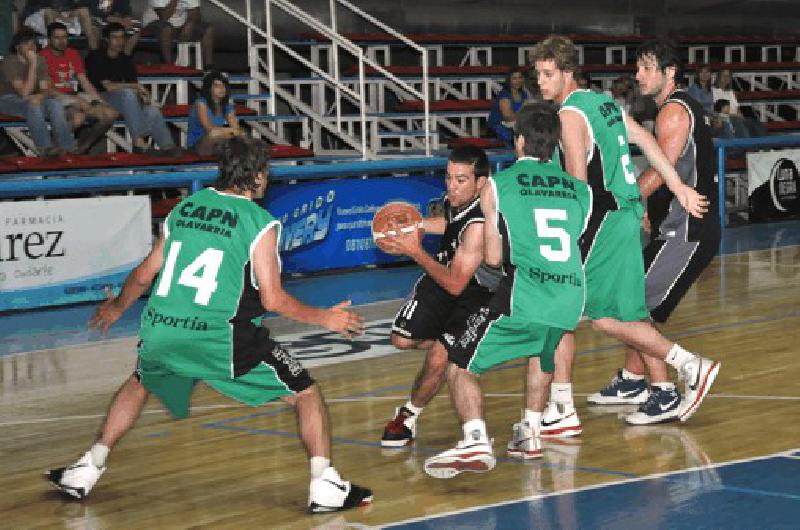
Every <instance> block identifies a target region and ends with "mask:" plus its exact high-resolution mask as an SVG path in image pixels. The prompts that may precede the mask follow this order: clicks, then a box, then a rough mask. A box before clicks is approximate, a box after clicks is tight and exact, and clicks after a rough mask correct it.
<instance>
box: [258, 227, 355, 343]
mask: <svg viewBox="0 0 800 530" xmlns="http://www.w3.org/2000/svg"><path fill="white" fill-rule="evenodd" d="M253 269H254V271H255V275H256V280H257V281H258V293H259V296H260V298H261V305H262V306H264V309H266V310H267V311H274V312H275V313H278V314H279V315H281V316H284V317H286V318H291V319H292V320H296V321H298V322H304V323H306V324H316V325H318V326H322V327H325V328H327V329H329V330H331V331H337V332H339V333H341V334H342V335H344V336H345V337H348V338H350V337H352V336H353V335H360V334H361V333H363V331H364V319H363V318H362V317H361V315H358V314H356V313H353V312H352V311H349V310H347V307H348V306H349V305H350V301H349V300H347V301H344V302H340V303H338V304H336V305H335V306H333V307H331V308H329V309H325V308H321V307H313V306H310V305H306V304H304V303H303V302H301V301H300V300H298V299H297V298H295V297H294V296H292V295H290V294H289V293H287V292H286V291H284V290H283V285H282V284H281V271H280V265H279V264H278V230H277V228H275V227H273V228H272V229H270V230H267V231H266V233H265V234H263V235H262V236H261V239H259V240H258V242H257V243H256V247H255V250H254V252H253Z"/></svg>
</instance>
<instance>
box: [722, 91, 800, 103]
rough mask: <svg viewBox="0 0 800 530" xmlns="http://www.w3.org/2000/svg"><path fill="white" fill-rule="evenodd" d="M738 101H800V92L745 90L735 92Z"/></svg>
mask: <svg viewBox="0 0 800 530" xmlns="http://www.w3.org/2000/svg"><path fill="white" fill-rule="evenodd" d="M736 99H738V100H739V101H757V100H760V99H787V100H788V99H800V90H747V91H738V92H736Z"/></svg>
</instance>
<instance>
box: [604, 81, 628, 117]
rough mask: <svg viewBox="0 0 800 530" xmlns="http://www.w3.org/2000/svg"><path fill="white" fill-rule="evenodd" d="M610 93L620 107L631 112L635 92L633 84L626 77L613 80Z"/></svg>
mask: <svg viewBox="0 0 800 530" xmlns="http://www.w3.org/2000/svg"><path fill="white" fill-rule="evenodd" d="M608 95H609V96H610V97H611V99H613V100H614V101H615V102H616V103H617V105H619V108H621V109H622V110H624V111H625V112H626V113H627V114H630V112H631V99H632V96H633V93H632V91H631V86H630V85H629V84H628V81H627V80H626V79H625V78H624V77H618V78H616V79H614V81H612V82H611V90H610V91H609V92H608Z"/></svg>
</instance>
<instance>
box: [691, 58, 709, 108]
mask: <svg viewBox="0 0 800 530" xmlns="http://www.w3.org/2000/svg"><path fill="white" fill-rule="evenodd" d="M713 77H714V76H713V75H712V74H711V67H710V66H708V65H707V64H704V65H702V66H701V67H700V68H698V69H697V76H696V77H695V80H694V84H692V86H690V87H689V95H690V96H692V97H693V98H694V99H696V100H697V102H698V103H700V105H702V106H703V110H705V111H706V113H707V114H708V115H709V116H710V115H712V114H713V113H714V93H713V91H712V90H711V89H712V86H711V81H712V79H713Z"/></svg>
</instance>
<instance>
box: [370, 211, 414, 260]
mask: <svg viewBox="0 0 800 530" xmlns="http://www.w3.org/2000/svg"><path fill="white" fill-rule="evenodd" d="M421 227H422V215H421V214H420V213H419V210H417V209H416V208H415V207H414V206H413V205H411V204H409V203H407V202H403V201H394V202H389V203H386V204H384V205H383V206H381V208H380V209H379V210H378V211H377V212H375V217H373V218H372V239H373V240H374V241H375V244H376V245H377V246H378V248H379V249H381V250H382V251H384V252H386V253H387V254H393V252H389V251H388V250H386V248H384V246H382V245H381V243H382V242H383V241H385V240H386V238H389V237H395V236H397V235H399V234H401V233H408V232H414V231H416V232H417V235H418V236H419V239H420V240H422V237H423V236H424V235H425V234H424V233H423V231H422V230H420V228H421Z"/></svg>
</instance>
